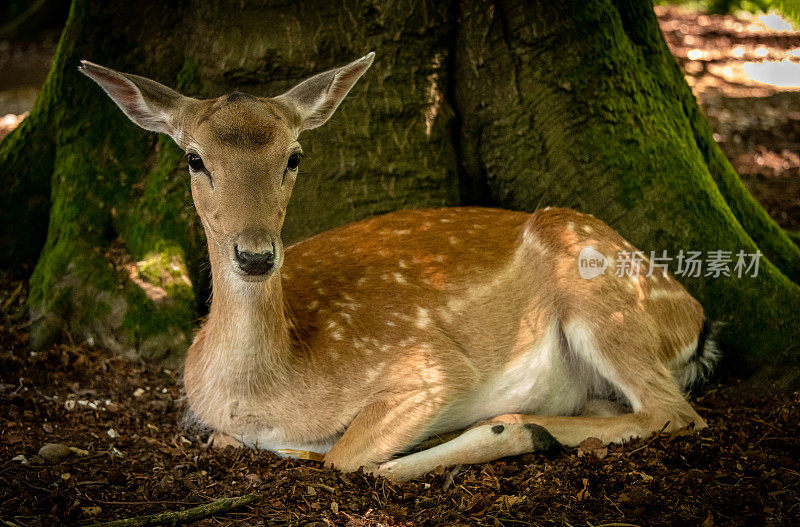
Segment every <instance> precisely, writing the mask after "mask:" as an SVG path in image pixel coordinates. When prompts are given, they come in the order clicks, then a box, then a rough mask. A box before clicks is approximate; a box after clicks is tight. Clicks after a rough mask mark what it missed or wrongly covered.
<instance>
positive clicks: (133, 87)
mask: <svg viewBox="0 0 800 527" xmlns="http://www.w3.org/2000/svg"><path fill="white" fill-rule="evenodd" d="M78 70H79V71H80V72H81V73H83V74H84V75H86V76H87V77H89V78H90V79H92V80H93V81H95V82H96V83H97V84H99V85H100V87H101V88H103V90H105V92H106V93H107V94H108V96H109V97H111V99H112V100H113V101H114V102H115V103H117V106H119V107H120V109H121V110H122V111H123V112H125V115H127V116H128V118H129V119H130V120H131V121H133V122H134V123H136V124H138V125H139V126H141V127H142V128H144V129H145V130H150V131H153V132H160V133H163V134H167V135H169V136H171V137H172V138H173V139H175V142H177V143H180V141H179V138H180V130H179V128H178V126H177V114H178V111H179V110H180V108H181V107H182V106H184V105H185V104H187V103H188V102H190V101H192V99H190V98H189V97H184V96H183V95H181V94H180V93H178V92H176V91H174V90H171V89H169V88H167V87H166V86H164V85H162V84H159V83H157V82H155V81H151V80H150V79H146V78H144V77H139V76H138V75H130V74H127V73H120V72H118V71H114V70H112V69H108V68H104V67H103V66H98V65H97V64H93V63H91V62H89V61H86V60H82V61H81V65H80V66H79V67H78Z"/></svg>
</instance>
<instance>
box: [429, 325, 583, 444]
mask: <svg viewBox="0 0 800 527" xmlns="http://www.w3.org/2000/svg"><path fill="white" fill-rule="evenodd" d="M587 393H588V392H587V388H586V385H585V383H584V382H583V381H582V380H581V376H580V375H577V376H576V375H575V372H574V369H571V368H570V367H569V365H568V364H566V362H565V356H564V354H563V352H562V350H561V347H560V343H559V335H558V323H557V322H556V321H554V322H553V323H552V324H551V325H550V327H549V328H548V329H547V331H546V333H545V335H544V337H543V338H542V339H541V340H540V341H539V342H537V343H536V344H535V345H534V346H533V348H532V349H531V350H530V352H529V353H526V354H524V355H522V357H521V358H520V359H518V360H516V361H515V362H514V363H511V364H508V365H507V367H506V369H505V371H503V372H502V373H500V374H499V375H495V376H494V377H492V378H490V379H488V380H487V381H486V382H484V383H483V384H482V385H481V386H480V387H479V388H478V389H477V390H475V391H474V392H472V393H471V394H470V395H469V396H468V397H467V398H466V399H462V400H460V401H456V402H455V403H453V404H451V405H450V406H449V407H448V408H447V410H446V411H444V412H443V413H442V416H441V418H440V419H439V420H438V421H437V422H436V423H435V424H434V425H433V426H432V427H431V430H430V431H431V434H435V433H441V432H446V431H450V430H457V429H460V428H465V427H467V426H470V425H472V424H474V423H475V422H476V421H481V420H484V419H491V418H492V417H497V416H499V415H503V414H509V413H528V414H540V415H573V414H575V413H577V412H578V411H579V410H580V409H581V407H582V406H583V405H584V403H585V401H586V398H587Z"/></svg>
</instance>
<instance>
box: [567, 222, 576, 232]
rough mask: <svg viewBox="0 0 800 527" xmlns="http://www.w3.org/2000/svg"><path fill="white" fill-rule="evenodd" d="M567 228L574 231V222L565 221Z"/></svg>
mask: <svg viewBox="0 0 800 527" xmlns="http://www.w3.org/2000/svg"><path fill="white" fill-rule="evenodd" d="M567 230H568V231H574V230H575V223H574V222H571V221H570V222H567Z"/></svg>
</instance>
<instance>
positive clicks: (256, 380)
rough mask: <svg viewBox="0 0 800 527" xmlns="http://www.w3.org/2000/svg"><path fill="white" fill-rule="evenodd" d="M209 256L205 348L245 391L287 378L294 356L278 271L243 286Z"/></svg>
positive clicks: (244, 283) (239, 279) (243, 282)
mask: <svg viewBox="0 0 800 527" xmlns="http://www.w3.org/2000/svg"><path fill="white" fill-rule="evenodd" d="M209 252H211V251H209ZM209 256H210V257H211V258H210V259H211V274H212V288H213V289H212V294H213V296H212V301H211V309H210V311H209V315H208V319H207V321H206V324H205V327H204V330H205V331H204V348H205V350H206V352H207V353H209V355H210V356H209V358H211V357H212V356H213V357H214V358H215V359H216V360H217V361H218V366H219V367H221V368H224V369H225V370H226V375H227V378H228V379H229V380H230V381H231V382H232V383H236V384H238V385H239V386H241V387H242V388H244V389H247V390H248V391H249V390H251V389H258V388H265V387H266V386H269V385H272V386H274V385H275V384H276V383H277V382H278V381H280V380H281V379H283V378H285V374H286V373H287V371H288V368H289V366H290V359H291V356H292V355H291V344H290V338H289V329H288V328H289V322H288V319H287V315H286V311H285V307H284V301H283V287H282V285H281V277H280V272H279V271H278V272H275V273H274V274H272V276H270V277H269V278H268V279H267V280H264V281H262V282H245V281H244V280H242V279H241V277H239V276H238V275H236V274H234V273H233V272H231V271H229V270H228V269H227V268H225V267H224V266H222V265H219V263H220V260H219V258H217V257H215V256H219V255H212V254H209Z"/></svg>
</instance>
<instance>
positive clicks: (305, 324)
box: [79, 52, 719, 481]
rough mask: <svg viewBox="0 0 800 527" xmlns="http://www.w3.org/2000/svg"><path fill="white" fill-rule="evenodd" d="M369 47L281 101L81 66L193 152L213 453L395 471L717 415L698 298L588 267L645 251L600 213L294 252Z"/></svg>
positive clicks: (432, 228) (367, 234) (194, 403)
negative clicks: (314, 150)
mask: <svg viewBox="0 0 800 527" xmlns="http://www.w3.org/2000/svg"><path fill="white" fill-rule="evenodd" d="M373 60H374V52H373V53H369V54H367V55H365V56H364V57H362V58H360V59H358V60H355V61H353V62H351V63H349V64H347V65H345V66H342V67H338V68H335V69H331V70H329V71H325V72H323V73H319V74H317V75H314V76H312V77H310V78H308V79H306V80H304V81H302V82H300V83H299V84H297V85H296V86H294V87H293V88H291V89H290V90H288V91H286V92H285V93H283V94H281V95H278V96H275V97H257V96H252V95H247V94H243V93H239V92H233V93H230V94H227V95H223V96H221V97H218V98H215V99H195V98H191V97H187V96H184V95H181V94H179V93H177V92H175V91H173V90H172V89H170V88H168V87H166V86H164V85H162V84H159V83H157V82H155V81H153V80H149V79H147V78H144V77H140V76H137V75H132V74H127V73H120V72H117V71H114V70H111V69H108V68H105V67H102V66H99V65H96V64H93V63H91V62H88V61H81V65H80V68H79V69H80V71H81V72H83V73H84V74H86V75H87V76H88V77H90V78H91V79H92V80H93V81H95V82H96V83H97V84H98V85H99V86H100V87H101V88H102V89H103V90H104V91H105V92H106V93H107V94H108V95H109V96H110V98H111V99H112V100H113V102H114V103H116V104H117V106H119V108H120V109H121V110H122V111H123V112H124V113H125V115H127V116H128V118H130V120H131V121H133V122H134V123H135V124H137V125H138V126H140V127H142V128H144V129H145V130H149V131H153V132H158V133H163V134H167V135H169V136H170V137H172V139H173V140H174V141H175V143H177V145H179V146H180V148H181V149H183V150H184V151H185V153H186V162H187V164H188V170H189V177H190V181H191V183H190V185H191V193H192V199H193V202H194V205H195V208H196V211H197V214H198V215H199V218H200V221H201V223H202V226H203V229H204V231H205V235H206V238H207V243H208V256H209V261H210V264H211V274H212V299H211V304H210V307H209V313H208V316H207V318H206V319H205V321H204V322H203V323H202V327H201V328H200V329H199V331H198V332H197V334H196V337H195V339H194V341H193V343H192V344H191V346H190V348H189V350H188V352H187V355H186V359H185V368H184V373H183V376H184V387H185V391H186V396H187V400H188V407H189V411H190V412H191V413H192V415H193V416H194V417H195V418H196V419H197V420H198V421H199V422H200V423H201V424H203V425H204V426H205V427H207V429H210V431H211V437H210V442H211V444H213V445H214V446H217V447H224V446H228V445H233V446H236V447H245V448H248V447H249V448H254V449H263V450H270V451H273V452H276V453H278V454H279V455H289V456H294V457H303V456H304V455H316V456H319V457H320V458H321V459H323V460H324V463H325V465H326V466H330V467H334V468H335V469H338V470H341V471H345V472H352V471H358V470H360V469H362V470H363V471H364V472H366V473H370V474H374V475H376V476H384V477H386V478H389V479H391V480H394V481H405V480H408V479H412V478H417V477H420V476H422V475H424V474H426V473H429V472H431V471H433V470H434V469H436V468H437V467H448V466H453V465H462V464H475V463H486V462H489V461H492V460H495V459H498V458H503V457H507V456H515V455H518V454H522V453H527V452H536V451H544V450H549V449H552V448H560V447H561V446H564V447H574V446H577V445H579V444H580V442H581V441H583V440H585V439H587V438H589V437H595V438H598V439H600V440H601V441H603V442H604V443H623V442H625V441H628V440H630V439H632V438H645V437H648V436H649V435H651V434H653V433H655V432H658V431H664V430H666V431H668V432H669V431H674V430H678V429H681V428H683V427H692V426H693V427H694V428H695V429H697V430H699V429H701V428H703V427H705V426H707V425H706V422H705V421H704V420H703V418H702V417H700V415H698V413H697V412H696V411H695V410H694V409H693V408H692V406H691V404H690V403H689V402H688V401H687V398H686V393H687V390H688V389H689V388H690V387H691V385H692V384H693V383H695V382H697V381H698V380H700V379H702V378H705V377H707V376H708V375H709V373H710V372H711V371H712V369H713V367H714V365H715V363H716V362H717V359H718V356H719V353H718V351H717V348H716V346H715V345H714V340H713V338H712V337H713V336H712V334H711V328H712V326H711V325H710V324H709V322H708V321H707V319H706V317H705V315H704V311H703V308H702V306H701V305H700V303H699V302H698V301H697V300H696V299H694V298H693V297H692V296H691V295H690V294H689V293H688V292H687V291H686V289H684V287H683V286H682V285H681V284H679V283H678V282H677V281H676V279H675V278H674V277H673V276H672V275H670V274H669V273H668V272H667V271H666V269H662V270H656V267H655V266H654V265H653V263H652V262H651V261H650V260H649V259H647V258H646V257H645V258H643V260H642V262H641V273H640V274H638V275H637V276H633V275H631V276H626V275H623V276H618V273H612V272H602V273H599V274H598V275H597V276H595V277H593V278H591V279H587V278H583V277H582V276H581V275H580V272H579V271H580V269H579V267H578V264H577V258H578V256H579V254H580V252H581V250H583V249H584V248H586V247H591V248H592V250H593V251H596V253H599V254H601V255H602V256H603V257H604V258H606V259H607V262H608V264H609V268H613V264H614V261H615V260H614V258H615V257H617V256H618V255H619V252H620V251H622V250H625V249H629V250H634V247H633V245H632V244H630V243H629V242H628V241H626V240H625V239H624V238H623V237H622V236H621V235H620V234H619V233H617V232H616V231H615V230H613V229H612V228H611V227H609V226H608V225H606V224H605V223H603V222H602V221H601V220H599V219H597V218H595V217H594V216H592V215H590V214H585V213H581V212H577V211H575V210H571V209H566V208H557V207H553V208H550V207H548V208H537V210H535V211H533V212H519V211H510V210H502V209H495V208H481V207H445V208H439V209H421V210H399V211H395V212H390V213H387V214H384V215H380V216H376V217H371V218H367V219H363V220H361V221H357V222H355V223H352V224H349V225H345V226H341V227H337V228H334V229H332V230H329V231H326V232H322V233H319V234H316V235H314V236H312V237H310V238H308V239H305V240H303V241H300V242H298V243H295V244H293V245H291V246H289V247H284V245H283V243H282V241H281V231H282V228H283V223H284V218H285V214H286V208H287V204H288V202H289V199H290V196H291V194H292V189H293V186H294V184H295V182H296V180H297V178H298V168H299V165H300V163H301V160H302V158H303V149H302V146H301V145H300V143H299V142H298V136H299V135H300V134H301V133H302V132H304V131H306V130H310V129H314V128H317V127H319V126H321V125H323V124H324V123H325V122H326V121H328V119H329V118H330V117H331V115H332V114H333V113H334V112H335V110H336V109H337V108H338V107H339V105H340V104H341V103H342V101H343V100H344V98H345V96H346V95H347V94H348V93H349V92H350V90H351V88H352V87H353V86H354V85H355V83H356V81H358V80H359V79H360V78H361V77H362V76H363V75H364V74H365V72H366V71H367V70H368V69H369V67H370V66H371V65H372V62H373ZM652 270H655V271H656V272H651V271H652ZM436 437H440V438H446V439H444V440H442V441H438V443H437V442H436V441H434V444H433V445H432V446H430V447H428V448H421V449H420V448H419V446H420V445H424V444H425V441H426V440H427V439H429V438H436ZM415 447H416V448H417V450H416V451H415V450H414V449H415Z"/></svg>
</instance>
